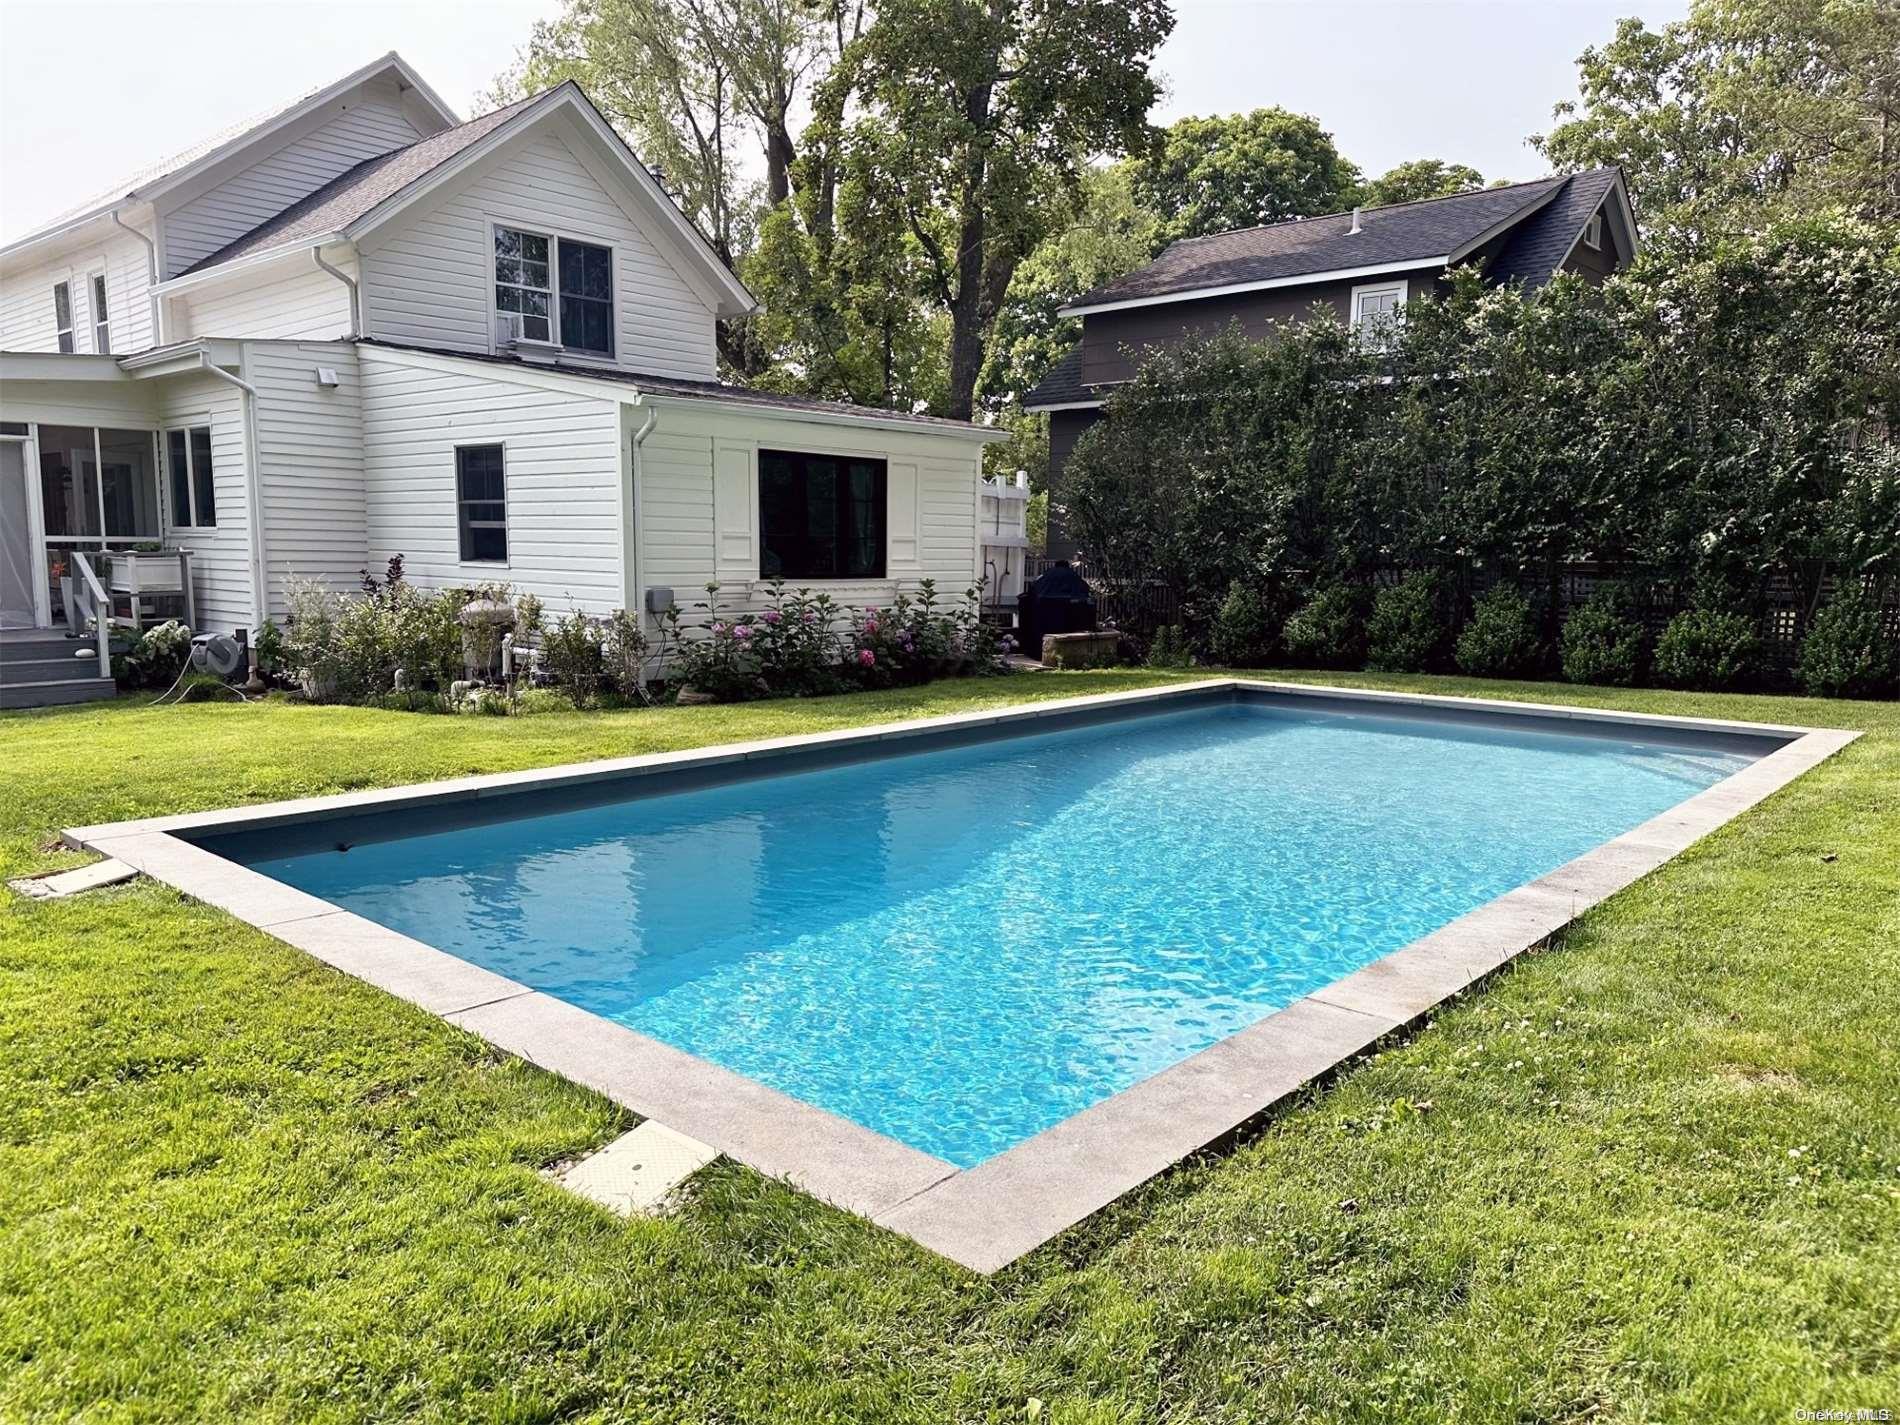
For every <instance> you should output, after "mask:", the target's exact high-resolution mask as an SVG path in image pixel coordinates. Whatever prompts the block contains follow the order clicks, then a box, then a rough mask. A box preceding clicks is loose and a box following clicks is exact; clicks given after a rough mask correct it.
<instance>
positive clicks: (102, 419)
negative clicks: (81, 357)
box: [0, 381, 158, 430]
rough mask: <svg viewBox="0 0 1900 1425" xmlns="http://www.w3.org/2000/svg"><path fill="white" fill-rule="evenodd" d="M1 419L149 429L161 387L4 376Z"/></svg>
mask: <svg viewBox="0 0 1900 1425" xmlns="http://www.w3.org/2000/svg"><path fill="white" fill-rule="evenodd" d="M0 420H4V421H37V422H39V423H40V424H41V425H50V426H104V427H107V428H109V429H113V430H151V429H153V428H154V427H155V426H156V425H157V422H158V392H157V391H156V390H154V389H153V384H152V383H151V382H149V381H112V382H96V381H5V382H0Z"/></svg>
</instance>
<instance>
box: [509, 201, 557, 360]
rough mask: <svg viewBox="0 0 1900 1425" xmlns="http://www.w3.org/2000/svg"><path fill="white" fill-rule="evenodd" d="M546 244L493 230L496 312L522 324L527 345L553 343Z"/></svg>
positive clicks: (527, 235) (536, 235)
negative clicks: (508, 314) (509, 313)
mask: <svg viewBox="0 0 1900 1425" xmlns="http://www.w3.org/2000/svg"><path fill="white" fill-rule="evenodd" d="M551 273H552V268H551V267H550V266H549V264H548V240H547V239H546V238H544V237H542V236H541V234H539V233H524V232H521V231H519V230H518V229H515V228H496V229H495V309H496V310H497V311H502V312H512V313H514V314H515V316H517V317H518V318H520V320H521V335H522V336H523V337H525V338H527V340H529V341H553V340H554V321H553V316H552V312H553V309H554V300H553V297H554V287H553V283H552V282H551V281H550V280H549V279H550V275H551Z"/></svg>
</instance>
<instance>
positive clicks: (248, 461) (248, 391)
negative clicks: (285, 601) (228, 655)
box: [198, 348, 270, 633]
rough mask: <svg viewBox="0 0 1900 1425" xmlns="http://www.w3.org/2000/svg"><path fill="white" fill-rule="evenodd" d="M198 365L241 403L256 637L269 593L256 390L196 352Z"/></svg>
mask: <svg viewBox="0 0 1900 1425" xmlns="http://www.w3.org/2000/svg"><path fill="white" fill-rule="evenodd" d="M198 365H199V367H200V368H201V369H202V370H203V371H204V372H205V374H206V375H209V376H215V377H217V378H218V379H219V380H220V381H226V382H229V383H230V384H231V385H233V386H235V387H237V388H238V390H239V391H241V392H243V400H244V518H245V522H246V524H248V525H249V526H250V529H249V534H250V557H251V631H252V633H257V632H258V631H259V630H261V629H262V628H263V627H264V621H265V620H266V619H268V618H269V617H270V592H269V590H268V589H267V588H266V587H265V584H264V575H265V570H266V569H267V568H269V563H268V556H267V554H266V552H265V544H264V480H263V476H262V474H261V473H260V472H259V470H258V468H257V467H258V461H257V387H255V386H253V385H252V384H251V383H250V382H249V381H246V380H245V379H244V378H243V377H242V376H234V375H232V374H231V373H230V372H229V371H226V370H225V369H224V368H223V367H222V366H219V365H217V364H216V363H215V362H213V361H212V359H211V353H210V352H208V351H205V350H204V349H202V348H200V349H199V352H198Z"/></svg>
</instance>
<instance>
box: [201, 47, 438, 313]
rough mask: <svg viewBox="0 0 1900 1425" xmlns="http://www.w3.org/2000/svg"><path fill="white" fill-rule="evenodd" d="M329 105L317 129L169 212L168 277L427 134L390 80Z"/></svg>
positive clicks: (362, 89)
mask: <svg viewBox="0 0 1900 1425" xmlns="http://www.w3.org/2000/svg"><path fill="white" fill-rule="evenodd" d="M331 108H332V110H333V111H334V113H333V116H332V117H330V118H329V119H328V120H327V121H325V122H324V123H323V124H322V125H321V126H320V127H318V128H317V129H315V130H314V131H313V132H310V133H306V134H304V135H303V136H302V137H300V138H298V139H295V140H293V141H292V142H290V143H288V144H286V145H284V146H283V147H281V148H279V149H277V150H275V151H274V152H271V153H267V154H265V155H263V156H262V157H260V158H259V159H258V160H257V161H256V162H255V163H253V164H251V165H249V166H248V167H247V168H245V169H244V170H243V171H242V172H240V173H238V174H236V175H234V176H232V177H231V178H228V179H226V180H225V181H224V182H222V183H220V184H219V185H218V186H217V187H215V188H213V189H211V190H210V191H209V192H206V193H201V194H199V195H198V196H197V197H195V198H192V199H191V200H190V201H188V202H186V203H185V204H184V205H183V206H181V207H179V208H177V209H174V210H173V211H171V212H169V213H167V214H166V215H165V220H164V222H165V264H166V276H167V277H176V276H177V275H178V274H179V273H181V272H183V271H185V269H187V268H188V267H190V266H191V265H192V264H193V263H195V262H198V261H200V260H201V259H203V258H206V257H209V256H210V255H211V254H212V253H214V252H216V251H217V250H218V249H219V248H221V247H223V246H224V245H225V244H226V243H229V242H231V241H233V240H235V239H237V238H240V237H242V236H243V235H244V234H245V233H247V232H249V231H250V230H251V229H252V228H254V227H256V226H257V225H258V224H259V223H261V222H263V221H264V220H265V219H266V218H272V217H275V216H276V215H277V214H278V213H281V212H282V211H283V210H284V209H285V208H288V207H289V206H290V205H291V204H292V203H295V202H297V201H298V200H299V199H301V198H304V197H307V196H308V195H309V194H311V193H314V192H316V190H317V189H319V188H321V187H322V186H323V185H324V184H326V183H328V182H329V181H330V180H331V179H332V178H335V177H336V176H337V175H338V174H339V173H342V172H344V171H345V170H347V169H351V168H354V167H355V166H356V165H357V164H359V163H361V162H363V160H364V159H367V158H375V157H376V156H377V155H378V154H384V153H388V152H390V151H391V150H392V149H398V148H405V147H407V146H408V145H410V144H412V143H414V142H415V141H416V140H417V139H419V138H421V137H422V135H421V134H420V133H419V132H417V130H416V127H415V125H414V124H412V123H410V122H409V119H408V117H407V116H406V115H405V114H404V113H403V110H402V101H401V99H400V98H399V97H398V95H397V91H396V86H395V83H394V81H393V80H387V79H382V80H377V81H375V82H373V83H370V84H366V85H364V86H363V87H362V88H360V89H358V90H356V91H355V92H354V93H352V94H350V95H348V96H346V97H345V98H344V99H342V100H340V101H338V102H337V103H336V104H333V105H332V106H331Z"/></svg>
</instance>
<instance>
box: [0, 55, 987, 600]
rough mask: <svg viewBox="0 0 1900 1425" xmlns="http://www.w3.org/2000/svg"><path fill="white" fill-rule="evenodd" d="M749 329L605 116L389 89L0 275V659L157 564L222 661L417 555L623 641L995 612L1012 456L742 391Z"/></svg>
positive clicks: (549, 94)
mask: <svg viewBox="0 0 1900 1425" xmlns="http://www.w3.org/2000/svg"><path fill="white" fill-rule="evenodd" d="M754 307H755V303H754V301H753V298H752V296H751V294H750V293H748V292H747V291H746V289H745V288H744V286H742V285H741V284H740V282H739V281H738V279H737V278H736V277H734V276H733V274H732V273H731V272H730V271H729V270H728V269H727V268H726V267H725V266H724V265H723V264H722V263H721V262H720V261H719V260H718V259H717V258H716V257H715V256H714V255H713V253H712V252H711V250H710V249H709V248H708V247H707V246H706V244H705V243H704V242H703V241H702V240H701V239H700V237H699V235H698V234H697V233H696V232H695V231H694V230H693V228H692V227H691V225H690V224H688V223H687V222H686V220H685V219H684V218H683V217H682V216H681V214H680V212H679V210H678V209H677V208H676V207H675V206H674V204H673V203H672V201H671V200H670V199H669V198H668V197H667V196H666V194H665V193H664V192H662V191H661V189H660V187H659V185H658V184H657V183H656V182H655V181H654V178H653V176H652V174H650V173H649V172H648V171H647V170H646V168H645V167H643V166H642V165H641V163H640V162H639V160H638V159H637V158H636V157H635V156H634V155H633V154H632V153H631V152H629V151H628V149H627V147H626V145H625V144H624V143H623V142H622V141H621V140H620V138H619V137H618V136H617V135H616V134H615V133H614V131H613V130H612V129H611V128H610V127H609V126H608V124H607V123H606V122H605V121H604V120H603V119H602V118H601V116H600V114H599V112H598V111H597V110H596V109H595V108H594V106H593V105H592V104H591V103H590V102H589V101H588V99H587V97H586V95H585V94H583V93H582V92H581V90H580V89H579V88H577V87H576V86H574V85H572V84H563V85H561V86H559V87H557V88H554V89H551V90H548V91H546V92H545V93H542V94H538V95H536V96H534V97H533V98H530V99H526V100H523V101H521V102H520V103H517V104H514V105H512V106H510V107H507V108H504V109H501V110H498V111H496V112H494V113H491V114H486V115H484V116H483V117H481V118H479V119H475V120H472V121H470V122H468V123H462V122H459V121H458V120H457V118H456V116H455V115H454V114H453V113H451V112H450V110H449V109H448V107H447V106H446V105H445V104H443V102H442V101H441V99H440V98H438V97H437V96H436V95H435V93H434V92H433V91H431V90H430V88H429V86H428V85H427V84H425V83H424V82H423V81H422V80H421V78H420V77H418V76H417V75H416V74H415V73H414V72H413V71H412V70H411V69H410V68H409V66H408V65H407V64H405V63H404V62H403V61H402V59H401V58H399V57H398V56H396V55H394V54H391V55H388V56H386V57H384V58H383V59H380V60H377V61H376V62H374V63H372V64H370V65H367V66H365V67H364V68H363V69H360V70H358V71H357V72H355V73H354V74H351V75H348V76H346V77H345V78H343V79H341V80H338V81H337V82H336V83H334V84H332V85H329V86H328V87H326V88H324V89H322V90H320V91H318V92H316V93H313V94H310V95H307V96H306V97H304V98H302V99H300V100H298V101H297V102H295V103H294V104H292V105H290V106H289V107H288V108H285V109H283V110H281V111H280V112H277V113H275V114H272V115H270V116H269V117H268V118H265V119H263V120H261V121H259V122H256V123H253V124H249V125H246V126H243V127H242V128H241V129H240V130H239V131H237V132H235V133H227V134H225V135H221V136H219V137H218V138H216V139H213V140H212V141H210V142H209V143H206V144H204V145H201V146H200V147H199V148H197V149H195V150H193V151H191V152H189V153H186V154H183V155H180V156H179V157H178V158H176V159H174V160H171V161H170V162H168V163H165V164H162V165H160V166H159V167H158V169H156V170H155V171H153V172H150V173H147V174H145V175H142V176H139V177H136V178H134V179H132V180H130V181H128V182H126V183H122V184H120V185H118V186H116V187H115V188H113V189H112V190H110V191H109V193H108V194H106V195H105V196H103V197H101V198H100V199H98V200H97V201H95V202H91V203H88V204H86V205H84V206H82V207H81V208H79V209H77V210H75V211H73V212H71V213H68V214H66V215H65V216H63V217H61V218H58V219H56V220H54V221H53V222H50V223H48V224H47V225H46V226H44V227H42V228H40V229H38V230H37V231H34V232H32V233H29V234H27V235H26V236H24V237H21V238H18V239H16V240H14V241H13V242H11V243H9V244H7V245H6V246H5V247H4V248H0V627H14V628H33V629H56V628H58V627H59V620H60V618H61V616H62V615H61V598H60V593H59V588H58V585H57V582H56V580H55V579H54V578H53V577H52V571H53V570H54V569H55V568H56V567H59V566H61V565H66V564H71V563H73V562H74V561H72V560H71V558H70V556H71V554H72V553H73V552H75V551H77V552H79V553H80V554H82V555H86V554H88V553H89V552H91V551H98V550H101V549H113V548H125V547H130V546H137V545H147V546H149V545H151V544H154V543H156V544H161V545H163V546H164V547H166V548H179V549H185V550H189V551H190V553H191V556H192V557H191V569H192V571H193V575H192V584H193V591H194V594H195V602H196V607H197V614H198V622H199V625H200V627H201V628H204V629H210V630H219V631H224V630H230V629H234V628H239V627H243V628H249V629H255V628H257V627H258V626H259V625H260V624H261V623H262V622H263V620H264V619H265V618H267V617H281V616H282V615H283V611H284V598H285V590H286V587H287V585H288V584H289V582H290V581H291V580H292V579H293V578H295V577H299V576H301V577H309V578H317V579H323V580H328V581H331V582H333V583H335V584H336V585H338V586H339V587H347V586H349V585H352V584H353V583H354V582H355V581H356V578H357V576H358V572H359V571H360V570H362V569H364V568H366V567H367V568H371V569H377V568H380V567H381V565H382V564H383V563H384V562H385V561H386V560H387V559H388V557H389V556H390V555H393V554H401V555H403V556H404V558H405V561H406V569H407V571H408V575H409V577H410V578H411V579H412V580H414V581H415V582H417V583H419V584H423V585H433V586H444V585H455V584H474V583H491V582H497V581H506V582H508V583H511V584H513V585H514V586H515V587H516V588H518V589H521V590H526V591H531V592H533V593H535V594H538V595H540V596H541V597H542V598H543V599H545V600H546V601H547V603H548V604H549V605H550V606H551V607H555V608H579V609H582V610H586V611H589V612H595V613H605V612H607V611H609V610H611V609H615V608H623V607H624V608H629V609H642V608H646V607H647V606H648V604H649V591H655V590H660V589H669V588H670V589H674V590H677V591H679V597H680V602H682V603H690V602H691V601H692V600H693V598H695V597H698V596H699V595H698V593H697V591H698V590H699V589H700V588H701V586H703V585H705V584H706V583H708V582H709V581H712V580H715V579H716V580H717V581H718V582H719V583H720V584H721V585H722V589H723V592H722V598H730V599H731V600H732V601H733V602H734V603H735V604H743V603H744V602H746V601H748V600H752V599H754V598H756V597H757V595H758V593H759V591H760V590H761V589H762V587H763V584H764V582H765V581H767V580H769V579H771V578H772V577H774V576H775V575H783V576H784V577H785V578H786V579H787V580H788V581H791V582H793V583H795V584H798V585H809V586H812V587H823V588H826V589H829V590H831V591H832V592H833V593H835V594H836V595H837V596H838V597H839V598H840V600H841V601H844V602H848V603H856V604H864V603H882V602H887V601H889V600H890V599H891V598H893V597H894V596H895V595H896V594H897V593H898V592H899V591H901V590H904V589H908V588H911V587H914V586H915V585H916V584H917V583H918V581H920V580H922V579H925V578H934V579H936V580H937V581H938V582H939V584H940V585H942V586H944V587H945V588H946V589H956V590H960V589H961V588H963V587H964V586H966V585H968V584H970V583H972V582H975V581H976V580H977V579H978V577H979V572H980V564H979V561H980V558H981V556H980V553H979V541H980V529H979V525H980V521H979V509H980V485H981V479H980V470H981V447H982V445H983V443H984V442H986V441H988V440H993V439H997V438H1000V435H999V433H998V432H995V431H992V430H989V429H987V428H983V427H978V426H974V425H970V424H967V423H964V422H957V421H945V420H937V419H933V418H929V417H924V416H915V415H909V414H902V413H894V412H888V411H877V410H871V409H866V408H862V407H854V406H848V405H841V404H837V403H833V402H825V401H811V400H801V399H794V398H787V397H780V396H775V395H771V394H767V393H762V392H755V391H750V390H747V389H744V388H741V387H734V386H728V385H722V384H720V383H719V380H718V370H717V363H716V359H715V353H714V333H715V327H716V323H717V322H718V321H719V319H721V318H725V317H735V316H739V315H742V314H744V313H746V312H749V311H751V310H753V309H754Z"/></svg>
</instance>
